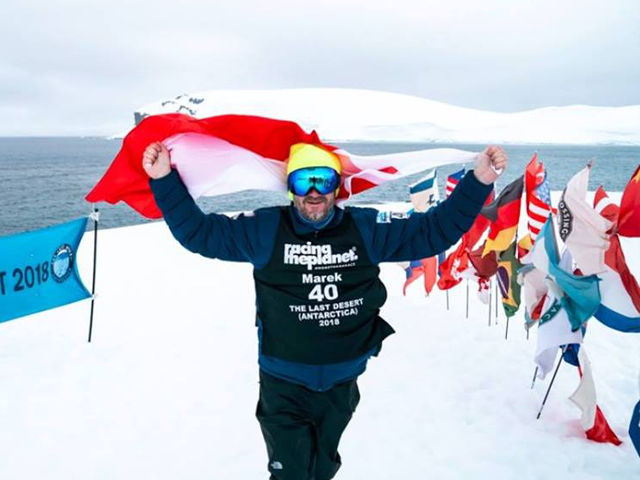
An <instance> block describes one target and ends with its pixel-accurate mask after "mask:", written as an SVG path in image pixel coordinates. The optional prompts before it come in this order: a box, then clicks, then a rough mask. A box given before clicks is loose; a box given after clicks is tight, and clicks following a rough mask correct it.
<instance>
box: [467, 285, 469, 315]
mask: <svg viewBox="0 0 640 480" xmlns="http://www.w3.org/2000/svg"><path fill="white" fill-rule="evenodd" d="M467 318H469V279H468V278H467Z"/></svg>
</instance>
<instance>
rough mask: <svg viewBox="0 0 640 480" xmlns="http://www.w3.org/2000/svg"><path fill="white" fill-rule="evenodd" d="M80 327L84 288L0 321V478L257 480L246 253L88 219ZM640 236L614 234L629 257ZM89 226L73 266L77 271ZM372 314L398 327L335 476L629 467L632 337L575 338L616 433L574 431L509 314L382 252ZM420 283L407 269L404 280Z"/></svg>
mask: <svg viewBox="0 0 640 480" xmlns="http://www.w3.org/2000/svg"><path fill="white" fill-rule="evenodd" d="M99 237H100V238H99V256H98V276H97V290H98V293H99V297H98V299H97V300H96V316H95V321H94V330H93V342H92V343H91V344H88V343H86V334H87V330H88V316H89V303H88V302H80V303H76V304H73V305H69V306H67V307H63V308H59V309H56V310H51V311H48V312H43V313H40V314H37V315H33V316H30V317H27V318H23V319H18V320H15V321H11V322H7V323H3V324H0V478H2V479H7V480H40V479H47V480H69V479H83V480H125V479H154V480H165V479H166V480H175V479H177V478H179V479H184V480H205V479H215V480H259V479H265V478H266V477H267V473H266V463H267V455H266V450H265V447H264V445H263V442H262V438H261V434H260V429H259V427H258V423H257V421H256V420H255V418H254V413H255V406H256V402H257V392H258V383H257V380H258V367H257V361H256V359H257V340H256V331H255V327H254V298H255V297H254V288H253V282H252V276H251V268H250V266H248V265H244V264H237V263H225V262H220V261H217V260H206V259H204V258H202V257H200V256H198V255H194V254H191V253H189V252H187V251H186V250H184V249H183V248H182V247H180V245H179V244H178V243H177V242H176V241H175V240H174V239H173V238H172V237H171V235H170V233H169V231H168V229H167V227H166V226H165V225H164V223H162V222H158V223H151V224H146V225H141V226H135V227H126V228H116V229H110V230H106V231H101V232H100V233H99ZM639 242H640V239H624V240H623V246H624V248H625V251H626V254H627V259H628V260H629V262H630V267H631V269H632V271H633V272H634V273H635V274H636V275H638V272H639V271H640V270H639V269H640V255H638V250H639V249H640V243H639ZM92 245H93V239H92V234H91V233H90V232H89V233H87V235H86V236H85V238H84V240H83V242H82V244H81V248H80V251H79V253H78V259H79V260H78V264H79V267H80V271H81V273H82V276H83V278H84V279H85V283H87V284H90V279H91V264H92V262H91V257H92ZM382 279H383V281H384V282H385V284H386V285H387V288H388V291H389V298H388V301H387V303H386V305H385V306H384V307H383V310H382V315H383V316H384V317H385V318H386V319H387V320H388V321H389V322H390V323H391V324H392V325H393V326H394V328H395V329H396V331H397V333H396V334H395V335H393V336H392V337H390V338H389V339H388V340H387V341H386V342H385V346H384V348H383V350H382V352H381V354H380V357H379V358H375V359H373V360H372V361H371V362H370V364H369V368H368V370H367V372H366V373H365V374H364V375H363V376H362V377H361V379H360V381H359V384H360V390H361V393H362V400H361V402H360V405H359V407H358V410H357V412H356V414H355V416H354V419H353V421H352V423H351V425H350V426H349V428H348V429H347V431H346V433H345V435H344V437H343V441H342V444H341V449H340V451H341V454H342V457H343V461H344V466H343V468H342V470H341V471H340V472H339V473H338V475H337V477H336V480H389V479H398V480H423V479H426V478H432V479H437V480H467V479H469V478H474V479H485V478H488V479H491V480H514V479H523V480H543V479H562V480H603V479H621V480H622V479H634V478H638V477H637V474H638V471H640V459H638V457H637V455H636V453H635V451H634V450H633V447H632V445H631V442H630V440H629V436H628V434H627V429H628V425H629V420H630V416H631V412H632V408H633V406H634V405H635V402H636V401H637V400H638V371H639V370H640V355H638V353H639V351H640V349H639V346H640V345H639V341H640V338H639V337H638V336H637V335H632V334H626V335H625V334H622V333H619V332H615V331H613V330H610V329H607V327H604V326H603V325H601V324H600V323H599V322H597V321H595V320H593V321H591V322H590V323H589V332H588V335H587V337H586V340H585V348H587V349H588V352H589V357H590V358H591V361H592V363H593V369H594V376H595V382H596V387H597V393H598V400H599V405H600V406H601V408H602V410H603V412H604V413H605V415H606V416H607V418H608V420H609V423H610V424H611V427H612V428H613V430H614V431H615V432H616V433H617V435H618V436H619V437H620V439H621V440H622V441H623V442H624V443H623V445H622V446H620V447H615V446H612V445H609V444H606V445H605V444H598V443H594V442H590V441H588V440H586V439H585V435H584V432H583V430H582V429H581V427H580V422H579V418H580V412H579V410H578V409H577V408H576V407H575V406H574V405H573V404H572V403H571V402H570V401H569V400H568V398H567V397H568V396H569V395H570V394H571V393H572V392H573V391H574V389H575V388H576V386H577V385H578V372H577V370H576V369H575V368H574V367H571V366H569V365H568V364H563V365H562V367H561V368H560V371H559V373H558V377H557V379H556V384H555V386H554V388H553V390H552V391H551V395H550V397H549V399H548V401H547V405H546V407H545V411H544V413H543V415H542V418H541V419H540V420H536V419H535V417H536V414H537V411H538V408H539V406H540V403H541V401H542V398H543V396H544V393H545V391H546V387H547V385H548V381H549V379H547V380H545V381H540V380H539V381H538V382H536V385H535V387H534V389H533V390H532V389H531V388H530V386H531V379H532V377H533V371H534V365H533V360H532V359H533V352H534V350H535V342H536V332H535V331H532V333H531V338H530V339H529V340H527V339H526V336H525V332H524V330H523V321H522V317H521V316H520V315H519V316H517V317H515V318H514V319H512V320H511V323H510V328H509V339H508V341H505V339H504V334H505V317H504V314H503V312H502V311H501V312H500V316H499V320H498V324H496V323H495V320H493V319H492V321H491V326H488V310H487V306H486V305H483V304H481V303H480V302H479V301H478V300H477V298H476V296H475V295H474V293H473V288H474V287H473V286H472V287H471V288H472V290H471V292H472V293H471V308H470V312H471V313H470V317H469V318H468V319H466V318H465V289H464V286H462V285H461V286H459V287H456V288H455V289H453V290H452V291H451V293H450V305H451V306H450V308H451V309H450V310H447V307H446V298H445V295H444V293H442V292H440V291H438V290H436V291H435V292H434V293H433V294H432V296H431V297H430V298H427V297H425V296H424V294H423V293H422V292H421V291H420V285H417V284H416V285H412V286H411V287H410V288H409V292H408V296H407V297H403V296H402V293H401V291H402V284H403V282H404V272H403V271H402V270H401V269H400V268H398V267H397V266H396V265H392V264H389V265H383V266H382ZM416 283H420V282H416Z"/></svg>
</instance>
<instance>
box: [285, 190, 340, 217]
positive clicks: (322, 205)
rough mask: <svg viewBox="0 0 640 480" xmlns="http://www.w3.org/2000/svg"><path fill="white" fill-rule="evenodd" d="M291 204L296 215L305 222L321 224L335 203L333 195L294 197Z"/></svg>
mask: <svg viewBox="0 0 640 480" xmlns="http://www.w3.org/2000/svg"><path fill="white" fill-rule="evenodd" d="M293 203H294V205H295V207H296V209H297V210H298V213H299V214H300V216H302V218H304V219H305V220H309V221H310V222H314V223H316V222H321V221H322V220H324V219H325V218H327V216H329V213H331V210H332V209H333V205H334V203H335V198H334V195H318V196H315V197H312V196H309V195H307V196H306V197H294V199H293Z"/></svg>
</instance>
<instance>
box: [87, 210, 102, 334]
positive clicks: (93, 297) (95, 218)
mask: <svg viewBox="0 0 640 480" xmlns="http://www.w3.org/2000/svg"><path fill="white" fill-rule="evenodd" d="M90 217H91V218H92V219H93V281H92V283H91V316H90V318H89V340H88V342H89V343H91V332H92V331H93V304H94V302H95V300H96V258H97V255H98V220H99V219H100V214H99V213H98V209H97V208H96V207H95V205H94V207H93V213H92V214H91V215H90Z"/></svg>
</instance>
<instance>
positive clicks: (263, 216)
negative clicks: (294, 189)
mask: <svg viewBox="0 0 640 480" xmlns="http://www.w3.org/2000/svg"><path fill="white" fill-rule="evenodd" d="M149 184H150V186H151V190H152V191H153V195H154V197H155V200H156V203H157V204H158V207H159V208H160V210H161V211H162V214H163V216H164V220H165V222H166V223H167V225H168V227H169V229H170V230H171V233H172V234H173V236H174V237H175V239H176V240H178V241H179V242H180V243H181V244H182V246H183V247H185V248H186V249H187V250H189V251H191V252H194V253H199V254H200V255H203V256H205V257H208V258H218V259H220V260H228V261H232V262H250V263H252V264H254V265H255V266H256V267H262V266H264V265H266V264H267V262H268V261H269V257H270V256H271V253H272V250H273V246H274V244H275V234H276V230H277V227H278V223H279V219H280V212H279V210H278V209H277V208H268V209H261V210H257V211H256V212H253V213H250V214H240V215H238V216H236V217H233V218H231V217H228V216H226V215H220V214H215V213H209V214H205V213H203V212H202V210H200V208H199V207H198V205H197V204H196V202H195V201H194V200H193V198H192V197H191V195H190V194H189V192H188V190H187V188H186V186H185V185H184V183H183V182H182V180H181V179H180V176H179V175H178V172H177V171H176V170H172V171H171V173H170V174H169V175H167V176H166V177H163V178H160V179H158V180H150V181H149Z"/></svg>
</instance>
